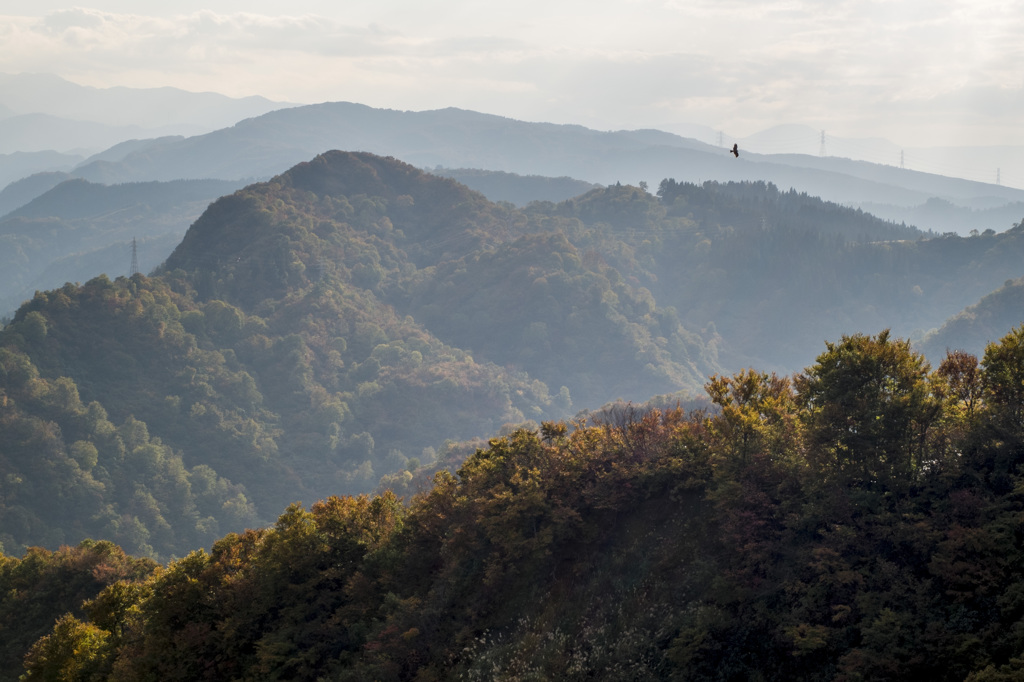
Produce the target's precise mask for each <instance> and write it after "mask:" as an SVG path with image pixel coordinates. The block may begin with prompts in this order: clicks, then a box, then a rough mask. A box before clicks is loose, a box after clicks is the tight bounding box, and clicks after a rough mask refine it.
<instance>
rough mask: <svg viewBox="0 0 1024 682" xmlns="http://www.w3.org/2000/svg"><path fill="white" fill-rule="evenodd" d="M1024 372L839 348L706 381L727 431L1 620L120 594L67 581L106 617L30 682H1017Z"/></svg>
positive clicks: (614, 452) (523, 439)
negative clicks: (87, 678) (782, 372)
mask: <svg viewBox="0 0 1024 682" xmlns="http://www.w3.org/2000/svg"><path fill="white" fill-rule="evenodd" d="M1022 349H1024V327H1018V328H1016V329H1015V330H1013V331H1012V332H1011V333H1010V334H1009V335H1007V336H1006V337H1004V338H1003V339H1001V340H1000V341H999V342H998V343H994V344H991V345H989V346H988V347H987V348H986V350H985V354H984V356H983V358H982V359H981V362H980V365H979V362H978V359H977V358H975V357H973V356H967V355H963V354H961V355H953V356H949V357H947V358H946V359H945V360H944V361H943V363H942V364H941V365H940V366H939V368H938V370H937V371H936V372H930V371H929V368H928V366H927V364H926V363H925V362H924V360H923V357H921V356H919V355H916V354H915V353H913V352H912V351H911V349H910V347H909V343H908V342H906V341H902V340H897V339H895V338H893V337H891V336H890V335H889V334H888V333H887V332H883V333H881V334H878V335H875V336H865V335H862V334H854V335H851V336H844V337H843V338H841V339H839V340H838V341H835V342H831V343H828V344H827V345H826V348H825V350H824V351H823V352H822V353H821V354H820V355H819V356H818V358H817V360H816V362H815V363H814V364H813V365H812V366H810V367H809V368H808V369H807V371H806V372H804V373H802V374H800V375H799V376H797V377H795V378H794V380H793V381H790V380H789V379H787V378H780V377H778V376H775V375H771V374H767V373H761V372H757V371H753V370H749V371H744V372H741V373H739V374H736V375H733V376H719V377H714V378H712V380H711V381H709V383H708V385H707V390H708V394H709V396H710V397H711V399H712V400H713V401H714V402H715V403H716V404H717V405H718V407H719V408H720V411H719V412H718V413H717V414H714V415H709V414H707V413H694V414H689V415H687V414H684V413H682V412H681V411H679V410H668V411H664V412H662V411H657V410H654V411H649V412H645V411H637V410H633V409H630V408H626V409H624V410H620V411H618V412H613V413H611V414H609V418H608V419H606V420H603V421H601V420H596V421H593V422H590V423H587V424H583V423H580V422H577V423H575V424H573V425H571V426H570V425H567V424H565V423H556V422H547V423H544V424H543V425H542V426H541V427H540V429H539V430H518V431H514V432H512V433H510V434H508V435H506V436H504V437H499V438H493V439H491V440H490V441H489V442H488V443H487V445H486V447H482V448H480V449H479V450H477V451H476V452H475V454H473V455H472V456H471V457H469V458H468V459H467V460H466V461H465V462H464V463H463V464H462V465H461V467H459V468H458V471H457V472H456V473H455V474H452V473H449V472H442V473H440V474H439V475H437V476H436V477H435V479H434V481H433V483H432V485H431V487H430V488H429V489H427V490H425V491H424V492H423V493H422V494H420V495H417V496H416V497H415V498H413V499H412V500H411V501H410V502H409V503H408V504H407V505H406V504H402V502H401V501H400V500H398V499H397V498H396V497H395V496H394V495H392V494H390V493H384V494H382V495H379V496H375V497H373V498H370V497H366V496H359V497H330V498H328V499H325V500H322V501H319V502H317V503H315V504H313V505H311V506H310V507H309V508H308V509H307V508H304V507H302V506H300V505H292V506H289V507H288V508H287V509H285V510H284V512H283V513H282V514H281V515H280V516H279V518H278V520H277V522H276V524H274V525H273V526H272V527H269V528H265V529H260V530H249V531H246V532H245V533H241V534H229V535H226V536H224V537H223V538H222V539H220V540H219V541H217V542H216V543H215V544H214V545H213V546H212V548H211V549H210V550H209V551H208V552H207V551H204V550H198V551H196V552H193V553H191V554H189V555H188V556H187V557H184V558H182V559H181V560H179V561H175V562H173V563H171V564H170V565H169V566H168V567H167V568H166V570H163V571H156V572H152V573H150V572H148V571H147V570H146V566H145V565H143V566H135V567H132V566H130V565H125V563H126V562H125V561H124V559H123V558H121V557H118V556H117V555H116V553H113V552H109V551H108V552H107V556H108V557H109V558H106V557H96V558H94V557H95V555H96V554H97V552H96V550H95V549H94V548H93V547H92V546H91V545H84V546H82V547H80V548H78V549H77V550H67V551H65V553H64V555H58V556H50V555H46V554H45V553H37V554H36V555H34V556H31V557H26V559H24V560H21V561H19V560H17V559H3V561H4V569H5V570H4V571H3V573H0V579H6V581H7V582H6V583H0V586H2V587H4V588H8V587H9V586H13V585H15V584H16V585H18V586H19V587H21V589H22V592H20V593H18V592H15V591H14V590H9V589H5V590H4V591H3V592H0V600H3V601H0V604H2V605H5V606H6V605H7V604H8V603H10V602H11V600H12V599H14V598H18V597H20V599H21V602H20V603H21V604H30V605H32V606H34V607H35V608H36V609H38V610H41V609H43V608H45V607H46V606H48V605H50V604H52V606H51V608H53V609H54V610H56V609H59V608H61V607H63V605H64V604H65V603H66V602H64V601H62V600H60V599H58V598H55V596H54V595H51V594H49V593H48V592H47V587H48V585H49V583H48V581H47V580H46V578H47V577H48V576H49V575H51V574H53V573H55V572H56V571H57V570H59V569H61V568H64V567H65V566H66V565H67V564H68V563H69V562H68V559H67V558H65V557H67V556H68V555H71V556H78V557H81V558H80V559H79V561H80V562H81V563H82V564H85V565H86V567H88V565H89V563H90V562H92V563H100V562H101V561H102V562H104V563H106V564H108V565H111V570H110V571H109V572H110V573H115V571H118V572H119V573H120V575H119V576H118V577H119V578H121V579H120V580H118V581H116V582H113V584H110V585H109V586H107V587H104V586H103V584H102V583H100V584H95V583H92V584H90V583H89V582H88V580H87V568H83V569H82V570H79V571H77V572H75V571H69V570H67V569H66V568H65V569H64V570H65V571H66V572H67V573H68V574H69V578H71V579H74V580H75V584H76V586H79V585H80V586H81V587H80V588H79V589H81V590H83V591H84V590H85V589H86V588H87V587H91V588H92V589H93V590H97V591H98V592H97V593H95V594H96V596H95V597H94V598H92V599H91V600H90V601H88V602H86V604H85V605H84V608H82V609H81V610H79V611H77V612H76V613H75V614H68V615H66V616H63V617H62V618H60V620H58V621H57V623H56V625H55V626H54V627H53V629H52V631H51V632H50V634H49V635H48V636H46V637H45V638H42V639H40V640H38V641H37V643H36V644H35V645H34V646H33V647H32V648H31V650H30V651H29V653H28V655H27V657H26V658H25V663H26V669H27V673H28V675H27V678H26V679H49V678H50V677H57V676H58V675H62V674H69V673H71V672H75V673H76V674H78V675H83V676H84V675H94V676H96V677H97V678H99V679H111V680H131V679H288V680H310V681H312V680H338V681H347V680H365V679H374V680H441V679H471V680H472V679H489V680H491V679H493V680H524V679H560V680H590V679H605V680H664V679H680V680H683V679H702V680H703V679H722V680H747V679H762V680H792V679H800V680H822V681H824V680H858V679H872V680H882V679H892V680H910V679H928V680H936V681H938V682H945V681H947V680H948V681H951V682H952V681H954V680H956V681H959V680H967V681H969V682H981V681H982V680H1010V679H1017V678H1019V676H1020V674H1021V672H1022V663H1021V661H1022V654H1024V641H1022V639H1021V637H1020V627H1019V626H1020V624H1021V618H1022V616H1024V606H1022V602H1021V599H1020V594H1021V590H1022V588H1024V583H1022V582H1021V575H1020V570H1019V569H1020V565H1021V562H1022V561H1024V550H1022V547H1021V541H1020V538H1019V533H1017V532H1016V529H1018V528H1019V525H1020V524H1019V520H1020V514H1021V512H1022V509H1024V507H1022V502H1021V499H1020V495H1019V490H1020V486H1021V475H1020V471H1019V467H1020V464H1021V462H1022V461H1024V421H1022V419H1021V410H1020V406H1021V402H1020V399H1021V382H1020V379H1021V376H1022V375H1024V353H1022ZM879 417H881V418H879ZM26 563H29V565H28V566H26V565H25V564H26ZM35 567H38V568H37V569H36V570H37V574H42V576H41V578H36V579H35V580H31V578H32V577H33V574H32V572H31V571H32V569H33V568H35ZM6 576H10V577H9V578H6ZM15 581H17V582H15ZM8 608H9V607H8ZM58 612H59V611H58Z"/></svg>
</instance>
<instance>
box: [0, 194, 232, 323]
mask: <svg viewBox="0 0 1024 682" xmlns="http://www.w3.org/2000/svg"><path fill="white" fill-rule="evenodd" d="M29 180H33V182H31V183H30V182H29ZM50 183H53V185H52V186H51V187H47V185H48V184H50ZM240 184H241V183H238V182H228V181H224V180H177V181H174V182H163V183H161V182H148V183H128V184H123V185H112V186H108V185H100V184H96V183H91V182H87V181H85V180H81V179H75V178H71V179H66V178H64V176H62V175H57V174H53V175H51V174H46V175H38V176H33V177H32V178H30V179H26V180H24V181H21V182H20V183H16V185H11V186H10V187H8V188H7V190H5V195H6V197H4V196H0V199H4V198H10V199H11V200H12V201H14V200H15V199H16V198H18V197H19V196H20V197H21V198H25V197H26V196H28V195H30V194H33V193H35V191H39V190H42V191H40V192H39V195H38V196H36V197H34V198H31V199H30V200H28V201H27V202H25V203H21V202H18V205H17V207H16V208H14V210H12V211H11V212H9V213H7V215H5V216H3V217H2V218H0V315H7V314H9V313H10V312H12V311H14V310H15V309H16V308H17V307H18V306H19V305H20V304H21V303H22V302H24V301H25V300H27V299H29V298H31V297H32V294H33V292H35V291H36V290H45V289H50V288H54V287H59V286H61V285H62V284H64V283H65V282H69V281H70V282H84V281H87V280H90V279H92V278H93V277H96V276H97V275H100V274H103V273H110V274H112V275H117V274H122V273H123V274H128V272H129V269H130V267H131V242H132V240H133V239H137V240H138V242H137V245H138V247H139V249H138V260H139V269H140V270H141V271H142V272H148V271H150V270H152V269H153V268H155V267H156V266H157V265H159V264H160V263H161V262H163V260H164V259H165V258H166V257H167V255H168V254H169V253H170V251H171V249H172V248H173V247H174V246H175V245H176V244H177V243H178V241H180V239H181V237H182V236H183V235H184V233H185V231H186V230H187V229H188V226H189V224H191V222H192V221H193V220H195V219H196V217H198V216H199V215H200V214H201V213H202V212H203V211H204V210H205V209H206V207H207V206H208V205H209V204H210V202H212V201H213V200H214V199H216V198H217V197H219V196H221V195H223V194H225V193H228V192H231V191H234V190H235V189H237V188H238V187H239V186H240ZM8 190H11V191H10V192H8ZM19 190H20V194H19Z"/></svg>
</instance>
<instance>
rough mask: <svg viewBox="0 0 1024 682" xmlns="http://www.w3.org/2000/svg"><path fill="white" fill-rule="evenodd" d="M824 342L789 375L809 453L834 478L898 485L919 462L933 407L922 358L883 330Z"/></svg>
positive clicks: (935, 406)
mask: <svg viewBox="0 0 1024 682" xmlns="http://www.w3.org/2000/svg"><path fill="white" fill-rule="evenodd" d="M825 345H826V347H827V349H828V350H826V352H824V353H822V354H821V355H819V356H818V358H817V363H816V364H815V365H814V366H812V367H809V368H808V369H807V370H806V371H805V373H804V374H802V375H799V376H798V377H797V378H796V385H797V393H798V396H799V399H800V400H801V401H802V403H803V405H804V406H805V408H806V410H807V412H806V417H805V418H806V420H807V426H808V437H809V443H810V446H811V451H810V452H809V458H810V459H811V460H812V461H817V462H818V463H819V465H820V466H821V468H822V469H823V473H825V474H826V476H827V477H829V478H832V479H833V480H834V481H835V482H838V483H840V484H846V485H857V486H862V487H867V488H880V489H882V490H885V489H890V488H892V487H896V486H902V485H905V484H906V483H907V482H908V480H909V479H910V478H912V477H913V476H914V475H916V474H917V473H918V472H919V471H920V469H921V465H922V461H923V459H924V445H925V438H924V437H925V434H926V431H927V429H928V427H929V426H930V425H931V423H932V422H933V420H934V419H935V418H936V417H937V415H938V410H939V402H938V401H937V400H936V398H935V397H934V395H933V394H932V391H931V388H930V385H929V382H928V371H929V366H928V363H927V361H926V360H925V359H924V356H923V355H921V354H919V353H915V352H913V351H912V350H911V348H910V342H909V341H906V340H903V339H892V338H890V336H889V330H885V331H883V332H881V333H880V334H879V335H878V336H865V335H863V334H855V335H853V336H843V337H842V339H841V340H840V341H839V342H838V343H826V344H825Z"/></svg>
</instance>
